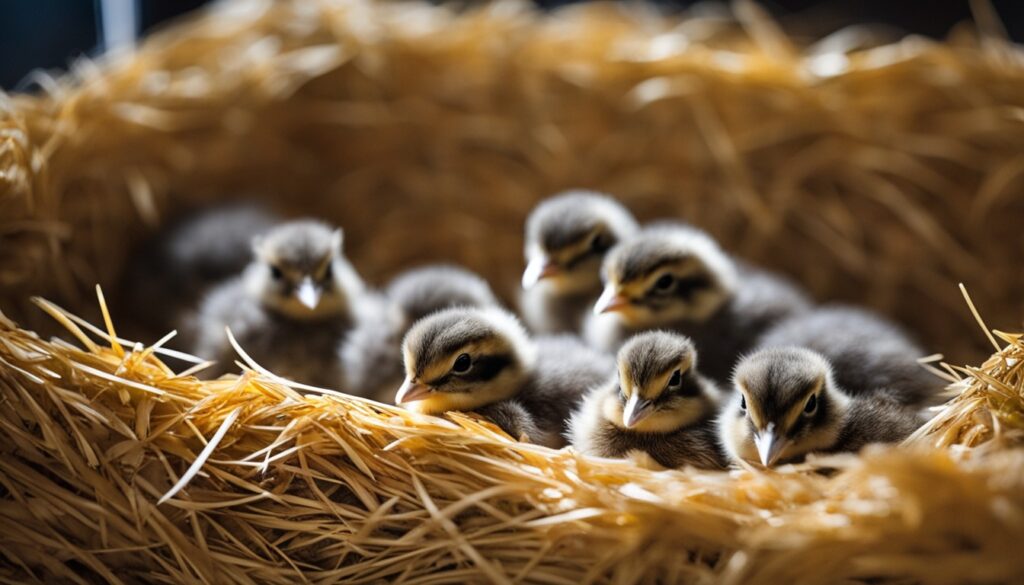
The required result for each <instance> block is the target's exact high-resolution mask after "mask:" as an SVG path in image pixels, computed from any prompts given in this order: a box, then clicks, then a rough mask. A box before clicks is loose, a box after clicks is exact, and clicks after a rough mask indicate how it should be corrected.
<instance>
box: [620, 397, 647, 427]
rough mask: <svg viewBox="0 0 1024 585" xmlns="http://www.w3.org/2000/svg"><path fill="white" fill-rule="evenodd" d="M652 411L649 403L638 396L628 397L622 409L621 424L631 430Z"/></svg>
mask: <svg viewBox="0 0 1024 585" xmlns="http://www.w3.org/2000/svg"><path fill="white" fill-rule="evenodd" d="M653 411H654V409H653V408H651V401H650V400H644V399H643V398H640V395H639V394H634V395H632V396H630V397H629V400H627V401H626V407H625V408H623V409H622V424H623V425H625V426H626V428H627V429H631V428H633V427H634V426H636V424H637V423H638V422H640V421H642V420H644V419H645V418H647V417H648V416H650V414H651V412H653Z"/></svg>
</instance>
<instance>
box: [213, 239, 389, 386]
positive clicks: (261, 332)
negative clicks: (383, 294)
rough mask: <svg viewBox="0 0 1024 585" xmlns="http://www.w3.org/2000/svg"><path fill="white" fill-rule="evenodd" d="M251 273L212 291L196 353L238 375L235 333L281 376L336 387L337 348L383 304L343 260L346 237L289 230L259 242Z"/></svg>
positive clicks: (339, 375)
mask: <svg viewBox="0 0 1024 585" xmlns="http://www.w3.org/2000/svg"><path fill="white" fill-rule="evenodd" d="M253 252H254V256H255V259H254V260H253V261H252V262H251V263H250V264H249V266H248V267H247V268H246V269H245V271H244V273H243V274H242V275H241V276H239V277H237V278H235V279H233V280H230V281H228V282H226V283H224V284H223V285H221V286H220V287H218V288H216V289H215V290H214V291H212V292H211V293H210V294H209V295H208V296H207V297H206V299H204V301H203V303H202V305H201V306H200V310H199V314H198V331H199V335H198V340H197V342H196V347H195V353H196V355H198V356H200V357H204V358H207V359H213V360H217V362H218V364H219V372H224V371H228V370H230V369H231V367H230V364H231V363H232V361H233V360H234V357H233V356H234V351H233V349H232V347H231V346H230V344H229V342H228V338H227V336H226V334H225V331H224V330H225V327H228V328H230V329H231V332H232V334H233V335H234V336H235V338H236V339H237V340H238V343H239V344H240V345H241V347H242V349H243V350H245V351H246V353H248V354H249V355H250V356H251V357H252V358H253V359H254V360H255V361H256V362H257V363H259V364H260V365H261V366H263V367H265V368H267V369H268V370H270V371H272V372H274V373H275V374H277V375H279V376H282V377H284V378H288V379H291V380H294V381H297V382H302V383H306V384H314V385H317V386H326V387H332V388H333V387H337V386H338V384H340V383H341V382H342V380H343V377H342V370H341V364H340V360H339V359H338V357H337V347H338V344H339V342H340V341H341V339H342V338H343V336H344V335H345V334H346V332H347V331H348V330H349V329H350V328H351V327H352V326H353V325H354V324H355V323H357V322H358V321H360V320H361V319H373V318H376V317H378V316H379V315H380V312H379V311H380V309H379V302H378V301H376V299H374V298H373V297H372V295H370V294H369V293H368V292H367V291H366V290H365V288H364V286H363V282H362V280H360V278H359V276H358V275H357V274H356V272H355V270H354V269H353V268H352V266H351V265H350V264H349V263H348V261H347V260H346V259H345V257H344V255H343V254H342V232H341V230H340V229H333V228H331V227H330V226H328V225H326V224H324V223H321V222H318V221H312V220H300V221H293V222H289V223H285V224H282V225H280V226H278V227H276V228H274V229H273V230H271V231H270V232H269V233H267V234H266V235H265V236H263V237H260V238H257V239H256V240H255V241H254V242H253Z"/></svg>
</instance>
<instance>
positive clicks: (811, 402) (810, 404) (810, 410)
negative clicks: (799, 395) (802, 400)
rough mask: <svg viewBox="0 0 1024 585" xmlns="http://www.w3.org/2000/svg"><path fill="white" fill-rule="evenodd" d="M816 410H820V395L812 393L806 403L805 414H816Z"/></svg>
mask: <svg viewBox="0 0 1024 585" xmlns="http://www.w3.org/2000/svg"><path fill="white" fill-rule="evenodd" d="M815 410H818V395H817V394H812V395H811V397H810V398H808V399H807V404H805V405H804V414H814V411H815Z"/></svg>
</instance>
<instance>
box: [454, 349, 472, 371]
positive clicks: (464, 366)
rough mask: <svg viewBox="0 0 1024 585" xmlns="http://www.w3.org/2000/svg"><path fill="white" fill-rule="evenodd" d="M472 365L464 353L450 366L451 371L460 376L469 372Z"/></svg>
mask: <svg viewBox="0 0 1024 585" xmlns="http://www.w3.org/2000/svg"><path fill="white" fill-rule="evenodd" d="M472 365H473V360H472V359H471V358H470V357H469V354H468V353H464V354H462V355H460V356H459V357H457V358H455V363H454V364H453V365H452V371H453V372H455V373H457V374H461V373H464V372H468V371H469V367H470V366H472Z"/></svg>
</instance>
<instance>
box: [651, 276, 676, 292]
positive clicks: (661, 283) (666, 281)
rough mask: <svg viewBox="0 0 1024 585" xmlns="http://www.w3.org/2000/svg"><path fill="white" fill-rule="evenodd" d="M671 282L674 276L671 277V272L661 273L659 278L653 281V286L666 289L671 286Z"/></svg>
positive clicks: (673, 280)
mask: <svg viewBox="0 0 1024 585" xmlns="http://www.w3.org/2000/svg"><path fill="white" fill-rule="evenodd" d="M673 282H675V278H673V277H672V275H671V274H663V275H662V276H661V278H659V279H658V280H657V281H655V283H654V288H656V289H658V290H668V289H670V288H672V283H673Z"/></svg>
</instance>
